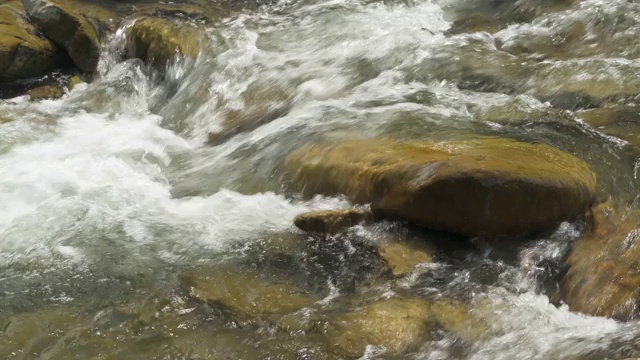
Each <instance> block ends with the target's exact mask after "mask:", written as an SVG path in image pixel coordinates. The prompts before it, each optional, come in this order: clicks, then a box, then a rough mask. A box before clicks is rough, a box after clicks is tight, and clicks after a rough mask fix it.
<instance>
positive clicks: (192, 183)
mask: <svg viewBox="0 0 640 360" xmlns="http://www.w3.org/2000/svg"><path fill="white" fill-rule="evenodd" d="M468 6H471V5H469V4H468V3H465V2H464V0H449V1H415V2H393V1H388V2H369V3H363V2H360V1H353V0H299V1H281V2H278V3H276V4H273V5H269V6H264V7H262V8H260V9H259V10H257V11H256V10H253V11H248V10H247V11H238V12H236V13H235V14H234V15H232V16H231V17H229V18H226V19H222V20H221V21H220V23H219V24H216V25H215V26H214V25H211V26H210V27H208V28H207V31H206V34H204V36H206V37H207V39H208V40H209V41H208V42H206V44H204V43H203V46H202V49H201V53H200V55H199V56H198V58H197V59H195V60H193V61H178V62H176V63H175V64H172V65H171V66H170V67H169V68H168V69H167V70H166V72H165V74H164V75H163V74H158V73H156V72H155V70H154V69H153V68H151V67H149V66H146V65H144V64H143V63H142V62H141V61H139V60H126V61H125V60H122V59H120V58H119V57H118V55H117V49H118V48H119V47H121V46H122V44H123V42H124V39H123V36H124V35H123V32H119V33H118V34H116V35H114V37H113V38H112V39H111V42H110V43H109V44H108V46H107V47H106V48H105V51H104V53H103V58H102V60H101V66H100V69H101V73H100V76H99V77H98V78H97V80H95V81H94V82H92V83H90V84H81V85H79V86H77V87H76V88H75V89H74V90H73V91H71V92H70V93H69V94H68V95H66V96H65V97H64V98H63V99H60V100H44V101H40V102H31V101H29V100H28V99H27V98H26V97H19V98H14V99H10V100H6V101H2V102H0V139H2V141H0V169H2V175H1V176H0V294H1V295H0V329H3V327H4V328H6V326H8V325H7V324H9V322H8V321H9V320H8V319H11V317H12V316H15V315H17V314H35V315H33V316H34V318H35V319H39V320H35V323H34V324H38V323H39V322H40V325H33V326H35V327H38V326H40V327H41V328H42V329H45V328H47V326H51V329H53V330H47V331H48V335H47V336H48V337H46V341H45V340H42V336H41V337H40V338H39V340H38V341H35V340H34V341H31V340H29V341H31V342H29V341H27V340H25V342H24V344H27V345H24V344H23V345H22V346H18V347H13V348H11V346H9V345H7V343H8V342H9V340H7V338H5V339H4V340H3V339H1V338H0V357H2V358H5V357H6V358H16V359H31V358H34V359H35V358H38V359H72V358H73V359H106V358H108V359H143V358H149V359H151V358H154V359H182V358H184V359H205V358H211V359H232V358H233V359H244V358H246V359H251V358H265V359H267V358H269V359H333V358H336V356H337V355H335V354H332V353H331V351H330V349H329V347H328V346H327V344H326V340H325V339H323V338H322V330H317V329H315V330H309V329H305V330H301V331H284V333H283V332H278V330H275V327H274V324H273V323H270V322H260V321H258V322H251V321H249V322H247V323H242V322H240V323H235V322H233V321H230V320H228V319H227V317H225V316H218V315H216V314H217V313H216V312H215V311H214V312H207V311H205V310H203V309H201V308H200V307H199V306H200V305H193V304H191V303H189V302H188V301H187V300H185V298H184V297H181V295H180V294H178V293H176V291H177V290H175V289H176V288H179V286H180V285H179V283H180V274H181V273H183V272H184V271H185V269H190V268H192V267H194V266H213V265H220V264H225V266H230V267H234V268H237V269H242V270H239V271H249V270H250V271H258V272H262V273H264V274H270V275H269V276H273V277H274V278H278V279H283V278H286V279H287V281H289V282H291V283H295V284H296V285H297V286H300V287H301V288H304V289H306V291H309V292H310V293H313V294H315V295H316V296H319V297H320V298H321V299H322V300H320V301H318V302H317V303H315V304H314V307H313V308H312V309H308V311H310V312H317V313H320V312H323V311H325V312H329V313H330V312H332V311H333V312H335V311H340V310H341V309H345V308H348V307H349V306H351V305H349V301H355V300H349V299H352V298H353V297H357V298H361V299H362V298H365V299H367V298H369V299H373V298H384V297H389V296H391V295H390V294H412V295H416V296H427V297H431V298H441V297H443V298H450V299H458V300H461V301H462V300H464V301H465V302H466V303H468V304H470V305H469V306H470V307H471V308H472V310H470V311H472V312H473V313H474V314H476V315H477V316H478V317H480V318H482V319H484V320H485V321H486V322H487V324H488V327H487V329H486V330H485V331H483V333H482V334H481V335H478V336H475V337H472V338H470V339H469V338H467V339H461V338H460V337H456V336H455V335H452V334H449V333H446V332H437V331H436V332H437V334H435V335H433V336H431V337H429V338H425V340H424V341H423V342H422V345H421V346H420V347H418V348H416V349H412V350H411V351H409V352H405V353H403V354H401V355H393V354H389V353H386V352H385V351H384V349H379V348H375V347H370V348H368V349H367V351H366V353H365V355H364V357H363V358H366V359H395V358H407V359H474V360H475V359H492V360H495V359H605V358H606V359H623V358H626V357H633V356H640V342H639V341H640V326H638V325H637V324H636V323H620V322H616V321H614V320H610V319H605V318H597V317H590V316H587V315H582V314H577V313H572V312H570V311H569V310H568V307H567V306H566V305H563V304H561V302H560V301H559V300H558V299H557V287H558V281H559V278H558V273H559V272H560V271H561V268H562V263H563V257H564V256H565V254H566V251H567V248H568V246H569V244H570V243H571V242H572V241H574V240H575V239H576V238H577V237H578V236H579V233H580V231H581V230H582V228H583V226H584V224H581V223H563V224H562V225H561V226H560V228H559V229H558V230H557V231H556V232H554V233H553V234H551V235H549V236H548V237H545V238H538V239H531V240H528V241H522V240H518V241H500V242H491V241H484V240H482V239H473V240H472V241H471V242H466V241H464V242H463V241H460V240H458V239H451V238H450V237H448V236H445V235H437V234H436V235H433V234H425V233H423V232H422V230H419V229H408V228H405V226H404V225H401V224H394V223H381V224H376V225H372V226H366V227H356V228H353V229H351V230H350V231H349V232H348V233H347V234H343V235H341V237H340V238H333V239H317V238H314V237H313V236H312V235H305V234H302V233H300V232H298V231H297V230H295V228H294V227H293V224H292V220H293V218H294V217H295V215H297V214H299V213H301V212H303V211H306V210H309V209H332V208H341V207H348V206H349V203H348V202H347V201H346V200H344V199H341V198H323V197H316V198H314V199H312V200H310V201H307V200H302V199H300V198H299V197H298V196H297V194H295V193H292V192H290V191H288V190H287V188H286V187H285V186H284V185H283V180H282V177H281V175H282V170H283V161H284V159H285V157H286V156H287V154H289V153H290V152H291V151H292V150H293V149H295V148H297V147H299V146H301V145H303V144H307V143H309V142H313V141H317V140H321V139H354V138H370V137H377V136H392V137H395V138H401V139H459V138H466V137H469V136H474V135H497V136H502V137H510V138H514V139H519V140H525V141H540V142H545V143H548V144H552V145H553V146H555V147H558V148H560V149H562V150H565V151H567V152H569V153H572V154H574V155H576V156H578V157H580V158H582V159H584V160H586V161H588V162H589V163H590V164H591V166H592V167H593V168H594V170H595V171H596V172H597V173H598V176H599V186H600V189H599V191H600V193H601V194H607V195H611V196H613V197H614V198H616V199H620V200H621V201H625V200H626V201H628V200H632V199H633V198H634V197H635V194H636V193H637V191H638V186H639V184H638V181H637V179H636V160H637V158H638V154H639V152H638V151H637V148H636V147H635V144H633V143H632V141H631V140H629V138H628V137H625V136H624V134H625V132H624V131H622V135H621V134H620V133H616V132H615V131H617V130H616V129H611V131H608V130H609V129H603V128H601V127H597V126H592V125H590V124H588V123H587V122H585V121H584V120H583V118H582V115H581V114H582V113H581V112H577V111H575V110H576V108H577V107H575V106H573V104H574V103H575V101H578V102H580V101H583V102H584V101H585V100H584V99H583V98H585V97H586V98H588V99H593V98H598V99H601V98H607V99H613V100H607V101H622V102H623V103H624V105H625V106H634V105H635V102H634V101H635V99H634V97H633V96H634V94H637V93H640V75H639V74H640V62H638V60H636V56H637V53H638V45H637V44H636V43H635V42H634V41H635V39H637V37H638V35H640V25H639V24H640V4H638V3H636V2H628V1H618V0H616V1H601V0H584V1H582V2H576V3H575V4H573V5H572V6H570V7H568V9H566V10H560V11H556V12H549V13H544V12H543V13H541V14H536V16H533V17H532V18H531V19H530V20H529V21H528V22H522V23H515V24H512V25H510V26H508V27H506V28H504V29H503V30H501V31H499V32H497V33H494V34H493V35H490V34H489V33H487V32H460V33H452V32H451V31H450V29H451V28H452V24H453V21H454V19H455V17H456V16H457V15H459V14H461V13H462V12H463V10H464V9H466V8H467V7H468ZM611 34H614V35H611ZM553 44H556V45H554V46H552V45H553ZM557 44H560V45H557ZM558 49H559V50H558ZM576 94H578V95H576ZM580 96H582V97H580ZM576 99H577V100H576ZM264 106H272V107H277V106H286V107H287V108H288V109H289V111H288V112H287V113H286V115H285V116H283V117H280V118H278V119H276V120H274V121H272V122H270V123H267V124H264V125H262V126H260V127H258V128H257V129H255V130H251V131H247V132H244V133H240V134H238V135H236V136H234V137H232V138H231V139H229V140H228V141H226V142H222V143H220V144H217V145H215V146H211V145H207V144H206V142H207V136H208V134H209V133H210V132H212V131H216V130H219V129H220V126H221V124H222V121H223V119H224V117H225V115H227V114H229V113H230V112H232V111H250V110H251V109H259V108H260V107H264ZM603 196H604V195H603ZM388 237H400V238H418V239H421V238H424V237H429V238H432V237H436V239H435V240H434V241H435V242H436V243H438V242H439V243H441V245H440V250H439V252H438V255H437V256H436V261H435V262H434V263H433V264H429V265H428V266H425V267H423V268H420V269H419V270H417V271H414V272H413V273H412V274H411V275H408V276H406V277H404V278H401V279H388V278H385V277H377V275H376V274H377V273H376V271H377V269H378V267H377V265H376V263H375V259H372V258H371V256H369V254H368V252H367V251H368V250H367V246H366V244H371V243H375V242H378V241H381V239H384V238H388ZM292 243H293V245H292ZM283 244H284V245H283ZM324 247H326V248H324ZM282 248H284V250H282ZM531 254H533V257H531ZM247 269H249V270H247ZM185 301H187V302H185ZM149 303H152V304H156V305H157V304H165V303H166V304H170V305H167V306H169V307H170V308H171V309H173V310H175V311H174V312H175V314H177V315H175V316H174V315H171V316H169V315H167V316H164V315H162V316H155V318H154V319H155V320H140V319H141V318H144V316H146V315H144V314H145V312H149V311H151V310H148V308H153V309H155V310H153V311H152V313H153V312H158V313H163V311H165V310H158V309H165V307H164V306H159V305H158V306H157V307H154V306H155V305H149ZM132 304H133V305H132ZM124 308H126V309H129V310H127V311H124V310H122V309H124ZM42 309H47V310H46V311H53V310H51V309H57V310H55V311H57V313H56V314H54V315H51V314H50V313H43V311H44V310H42ZM131 309H133V310H131ZM194 309H195V310H194ZM173 310H172V311H173ZM209 310H211V309H209ZM64 311H67V312H73V313H74V316H73V318H74V319H75V320H73V321H70V320H64V321H63V320H57V319H58V318H60V316H61V315H60V314H59V312H64ZM167 311H168V310H167ZM211 311H213V310H211ZM39 312H40V313H42V314H43V315H38V314H39ZM165 312H166V311H165ZM168 313H171V314H173V312H171V311H168ZM125 315H126V316H125ZM179 315H180V316H179ZM38 316H41V317H38ZM163 316H164V317H163ZM132 318H133V319H138V320H135V321H134V320H131V319H132ZM42 319H44V320H42ZM25 321H27V320H25ZM57 321H60V322H61V324H63V325H60V324H56V322H57ZM45 323H46V324H49V325H42V324H45ZM51 323H53V324H54V325H50V324H51ZM47 329H48V328H47ZM24 331H27V330H24ZM29 331H30V330H29ZM47 331H45V332H47ZM180 331H183V332H182V333H181V332H180ZM434 331H435V330H434ZM25 334H26V335H24V338H25V339H28V338H29V336H30V335H29V334H30V333H29V332H28V331H27V332H26V333H25ZM176 334H178V335H176ZM174 335H175V336H178V337H181V338H185V339H194V340H187V343H186V344H187V345H186V347H188V348H189V349H190V350H189V351H186V352H185V351H183V350H181V349H183V348H180V347H179V346H178V345H175V343H172V344H173V345H171V346H169V345H166V344H168V342H167V341H168V340H167V339H171V338H173V337H174ZM207 336H208V337H207ZM207 339H208V340H207ZM3 341H4V342H3ZM189 341H193V342H189ZM204 343H208V344H214V345H215V346H214V345H211V346H213V347H214V348H215V349H217V350H215V351H213V350H212V349H205V350H203V349H201V347H202V344H204ZM38 344H43V345H38ZM3 346H5V347H4V348H3ZM3 349H5V350H6V349H10V350H6V351H8V352H7V353H2V351H3ZM25 349H27V350H25ZM34 354H36V355H34Z"/></svg>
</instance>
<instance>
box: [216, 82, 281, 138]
mask: <svg viewBox="0 0 640 360" xmlns="http://www.w3.org/2000/svg"><path fill="white" fill-rule="evenodd" d="M251 95H255V94H250V96H251ZM291 107H292V102H291V101H288V100H283V101H266V102H265V103H261V104H252V105H250V106H249V108H248V109H245V110H232V111H228V112H227V113H226V114H225V117H224V122H223V123H222V129H221V130H219V131H213V132H210V133H209V135H208V139H207V143H208V144H209V145H212V146H216V145H219V144H222V143H224V142H225V141H227V140H229V139H231V138H232V137H234V136H236V135H238V134H240V133H243V132H248V131H252V130H255V129H257V128H259V127H260V126H262V125H265V124H268V123H270V122H272V121H274V120H276V119H279V118H281V117H283V116H286V115H287V114H288V113H289V111H290V110H291Z"/></svg>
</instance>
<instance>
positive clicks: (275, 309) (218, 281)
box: [183, 270, 318, 317]
mask: <svg viewBox="0 0 640 360" xmlns="http://www.w3.org/2000/svg"><path fill="white" fill-rule="evenodd" d="M183 280H184V282H185V284H187V285H188V286H189V289H190V293H191V296H193V297H195V298H197V299H200V300H202V301H211V302H216V303H219V304H222V305H223V306H225V307H227V308H229V309H231V310H232V311H234V312H236V313H238V315H246V316H250V317H260V316H268V315H274V314H286V313H290V312H294V311H297V310H300V309H302V308H303V307H305V306H308V305H310V304H312V303H313V302H314V301H316V300H318V299H317V298H316V297H314V296H311V295H308V294H305V293H304V292H303V291H302V290H301V289H299V288H297V287H295V286H293V285H290V284H284V283H271V282H267V281H264V280H261V279H260V278H259V277H258V275H256V274H253V273H238V272H231V271H226V270H211V271H207V270H198V271H192V272H189V273H187V274H186V275H185V276H184V277H183Z"/></svg>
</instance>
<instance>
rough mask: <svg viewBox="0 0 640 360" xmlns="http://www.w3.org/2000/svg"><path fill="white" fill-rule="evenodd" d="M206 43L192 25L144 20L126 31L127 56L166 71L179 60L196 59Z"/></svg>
mask: <svg viewBox="0 0 640 360" xmlns="http://www.w3.org/2000/svg"><path fill="white" fill-rule="evenodd" d="M205 40H206V38H205V37H204V36H203V32H202V29H200V28H198V27H197V26H196V25H194V24H192V23H190V22H185V21H178V20H172V19H168V18H162V17H152V16H145V17H142V18H139V19H136V20H135V21H134V22H133V24H132V25H131V26H129V27H127V56H128V57H130V58H139V59H142V60H144V61H147V62H150V63H152V64H154V65H155V66H158V67H164V66H166V65H167V64H168V63H169V62H170V61H172V60H174V59H176V57H186V58H191V59H194V58H195V57H196V56H198V51H199V49H200V46H201V43H202V42H203V41H205Z"/></svg>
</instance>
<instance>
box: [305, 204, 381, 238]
mask: <svg viewBox="0 0 640 360" xmlns="http://www.w3.org/2000/svg"><path fill="white" fill-rule="evenodd" d="M372 221H373V213H371V211H369V210H358V209H346V210H318V211H310V212H306V213H303V214H300V215H298V216H296V217H295V219H293V223H294V225H295V226H296V227H297V228H298V229H300V230H304V231H314V232H320V233H336V232H339V231H340V230H343V229H346V228H349V227H352V226H355V225H360V224H364V223H367V222H372Z"/></svg>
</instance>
